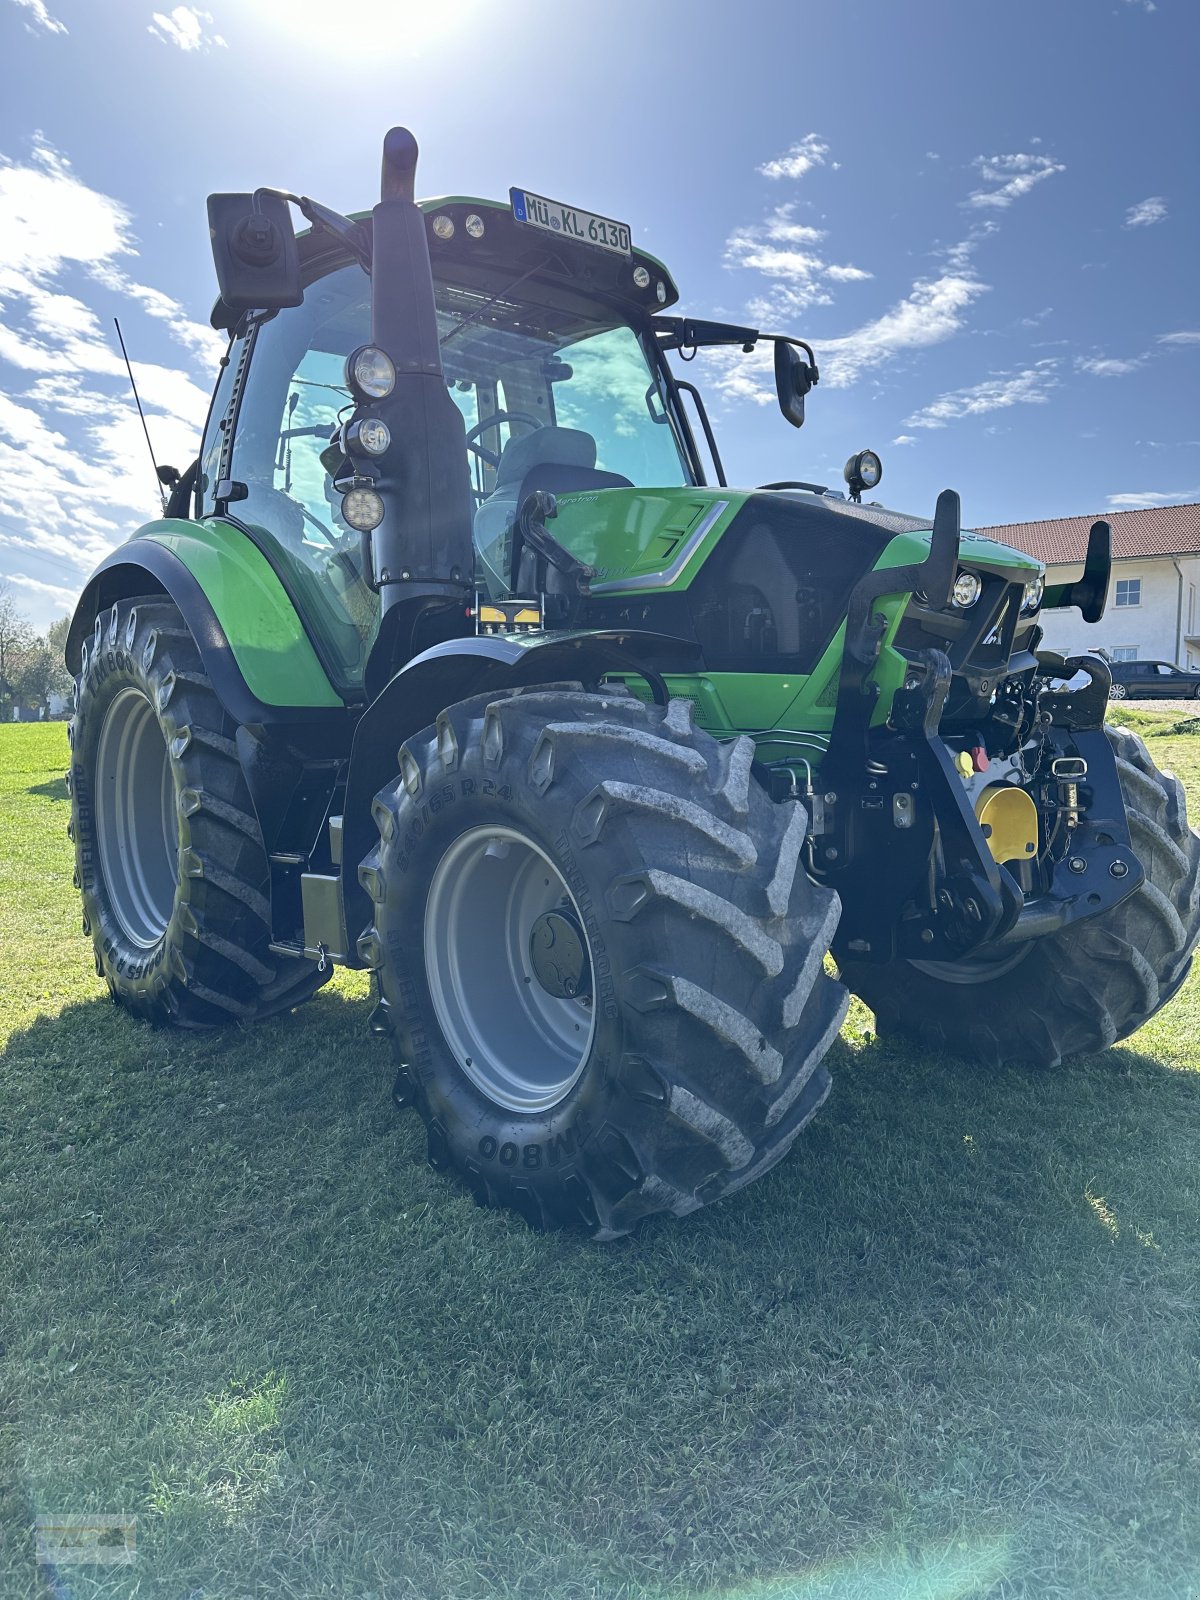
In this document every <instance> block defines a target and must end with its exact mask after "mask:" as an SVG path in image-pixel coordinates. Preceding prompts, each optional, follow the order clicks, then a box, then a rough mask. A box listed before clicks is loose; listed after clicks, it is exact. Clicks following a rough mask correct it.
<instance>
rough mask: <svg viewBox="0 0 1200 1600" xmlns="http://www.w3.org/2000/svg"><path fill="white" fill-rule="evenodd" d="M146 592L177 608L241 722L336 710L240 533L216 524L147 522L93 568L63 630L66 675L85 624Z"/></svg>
mask: <svg viewBox="0 0 1200 1600" xmlns="http://www.w3.org/2000/svg"><path fill="white" fill-rule="evenodd" d="M148 578H149V579H150V580H151V581H150V582H149V583H148V582H147V579H148ZM147 588H153V589H161V590H163V591H165V593H167V594H168V595H170V597H171V599H172V600H174V602H175V604H176V605H177V606H178V607H179V609H180V611H181V612H182V613H183V615H184V617H185V618H186V620H187V622H188V626H189V627H190V628H191V629H192V632H193V634H194V635H195V638H196V643H197V645H198V646H199V648H200V653H201V656H202V657H203V660H204V664H205V667H206V669H207V670H208V673H209V676H210V678H211V679H212V681H213V684H214V686H215V687H216V689H217V691H218V693H219V694H220V695H221V698H222V700H223V701H224V702H225V704H226V705H227V706H228V708H229V710H230V711H231V712H232V713H233V715H235V716H236V717H238V720H239V721H242V722H253V721H260V720H262V716H261V713H262V711H263V710H264V709H270V708H274V709H288V708H296V709H301V708H302V709H313V708H317V707H339V708H340V707H341V706H342V705H343V703H344V702H343V700H342V697H341V696H340V695H339V694H338V693H337V691H336V689H335V688H334V687H333V684H332V683H331V682H330V680H329V677H328V675H327V673H326V672H325V669H324V668H323V667H322V665H321V662H320V660H319V658H318V656H317V653H316V651H315V650H314V648H313V645H312V642H311V641H310V639H309V636H308V633H307V631H306V629H305V626H304V623H303V622H302V621H301V618H300V616H299V613H298V612H297V609H296V606H295V604H294V603H293V601H292V599H291V597H290V596H289V595H288V593H287V591H286V589H285V588H284V586H283V583H282V582H281V581H280V578H279V576H278V575H277V574H276V572H275V570H274V568H273V567H272V566H271V564H270V562H268V560H267V558H266V557H265V556H264V555H263V553H262V551H261V550H259V549H258V547H257V546H256V545H255V544H254V543H253V541H252V540H251V539H250V538H249V537H248V536H247V535H246V534H244V533H242V532H241V531H240V529H238V528H235V527H233V526H232V525H231V524H230V523H227V522H223V521H221V520H219V519H215V518H214V519H212V520H209V521H207V522H188V521H185V520H183V519H181V518H163V519H161V520H159V521H156V522H149V523H147V524H146V526H145V527H143V528H140V529H139V530H138V532H137V533H136V534H135V535H134V536H133V538H132V539H130V540H129V542H128V543H126V544H123V545H121V546H119V547H118V549H116V550H114V551H113V553H112V554H111V555H110V556H109V557H108V558H107V559H106V560H105V561H103V562H102V563H101V564H100V566H99V567H98V568H97V569H96V571H95V573H94V574H93V575H92V577H91V579H90V580H89V581H88V584H87V587H86V588H85V589H84V591H83V594H82V595H81V596H80V600H79V604H78V606H77V608H76V611H75V616H74V619H73V620H72V623H71V629H70V633H69V635H68V639H67V651H66V654H67V665H68V667H70V669H71V670H72V672H76V671H78V669H79V660H80V653H81V649H82V646H83V644H84V642H85V640H86V637H87V633H88V631H89V630H90V629H91V627H92V625H93V619H94V618H96V617H97V616H99V615H101V614H102V613H103V612H106V611H107V610H108V608H109V607H110V606H111V605H113V604H114V603H115V602H116V601H117V600H120V599H124V598H126V597H128V596H129V595H132V594H138V593H144V592H145V591H146V589H147ZM230 656H232V663H231V662H230ZM231 669H235V670H231ZM238 680H240V685H241V688H240V690H239V684H238Z"/></svg>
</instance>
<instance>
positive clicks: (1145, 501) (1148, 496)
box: [1108, 486, 1200, 511]
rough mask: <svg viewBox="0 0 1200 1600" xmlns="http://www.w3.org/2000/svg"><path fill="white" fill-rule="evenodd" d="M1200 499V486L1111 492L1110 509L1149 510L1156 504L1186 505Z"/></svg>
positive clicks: (1109, 498)
mask: <svg viewBox="0 0 1200 1600" xmlns="http://www.w3.org/2000/svg"><path fill="white" fill-rule="evenodd" d="M1197 499H1200V486H1197V487H1196V488H1195V489H1176V490H1170V489H1168V490H1166V491H1165V492H1164V491H1163V490H1161V489H1146V490H1144V491H1143V492H1142V493H1141V494H1110V495H1109V497H1108V506H1109V510H1110V511H1149V510H1152V509H1153V508H1154V507H1155V506H1186V505H1190V504H1191V503H1192V501H1193V500H1197Z"/></svg>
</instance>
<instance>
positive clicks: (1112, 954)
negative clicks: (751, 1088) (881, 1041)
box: [842, 728, 1200, 1067]
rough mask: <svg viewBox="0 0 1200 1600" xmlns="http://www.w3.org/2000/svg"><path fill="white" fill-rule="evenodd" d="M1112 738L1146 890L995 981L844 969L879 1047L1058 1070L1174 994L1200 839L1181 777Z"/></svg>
mask: <svg viewBox="0 0 1200 1600" xmlns="http://www.w3.org/2000/svg"><path fill="white" fill-rule="evenodd" d="M1106 732H1107V734H1108V738H1109V743H1110V744H1111V745H1112V747H1113V752H1114V754H1115V755H1116V758H1117V771H1118V773H1119V776H1120V780H1121V791H1122V794H1123V795H1124V798H1125V809H1126V813H1127V815H1128V818H1129V829H1130V835H1131V838H1132V841H1133V848H1134V850H1135V852H1136V854H1137V856H1138V859H1139V860H1140V861H1141V863H1142V866H1143V867H1144V868H1145V871H1146V879H1145V882H1144V883H1143V884H1142V886H1141V888H1140V889H1137V890H1136V891H1135V892H1134V893H1133V894H1132V895H1130V896H1129V898H1128V899H1127V900H1124V901H1122V902H1121V904H1120V905H1119V906H1114V907H1113V909H1112V910H1111V911H1109V912H1106V913H1104V914H1103V915H1101V916H1098V917H1092V918H1091V919H1089V920H1088V921H1086V922H1080V923H1077V924H1076V925H1075V926H1074V927H1072V928H1066V929H1064V930H1063V931H1062V932H1061V933H1057V934H1052V935H1050V936H1049V937H1048V938H1045V939H1039V940H1038V941H1037V942H1036V943H1032V944H1030V946H1029V947H1028V949H1027V950H1026V951H1025V952H1024V955H1023V956H1021V957H1019V958H1018V959H1017V960H1016V961H1015V962H1014V961H1010V960H1006V961H1002V962H998V963H997V966H996V972H995V975H989V974H988V973H987V972H986V970H984V971H979V965H981V964H976V967H975V968H974V969H972V967H971V966H969V965H967V964H964V966H963V968H962V969H961V972H960V974H959V977H958V981H955V980H954V978H952V977H950V976H948V975H944V976H934V975H933V974H931V973H930V972H929V971H928V970H926V971H922V970H920V967H919V965H918V964H916V963H913V962H907V961H901V962H896V963H894V964H893V965H891V966H886V967H869V966H867V965H866V964H865V963H854V962H848V963H846V965H845V966H844V967H843V969H842V977H843V978H844V979H845V981H846V983H848V984H849V986H850V988H851V989H852V990H853V991H854V993H855V994H857V995H860V996H861V997H862V999H863V1000H864V1001H865V1002H866V1004H867V1005H869V1006H870V1007H871V1009H872V1010H873V1011H874V1012H875V1018H876V1026H877V1029H878V1032H879V1035H880V1037H881V1038H897V1039H904V1040H907V1041H910V1042H912V1043H914V1044H917V1045H919V1046H921V1047H922V1048H923V1049H925V1050H936V1051H941V1052H943V1053H945V1054H947V1055H956V1056H964V1057H966V1058H967V1059H969V1060H974V1061H979V1062H981V1063H982V1064H983V1065H985V1066H1000V1065H1001V1064H1002V1063H1005V1062H1014V1063H1027V1064H1030V1065H1034V1066H1046V1067H1053V1066H1057V1065H1058V1063H1059V1062H1060V1061H1061V1060H1062V1058H1063V1057H1064V1056H1073V1055H1084V1054H1088V1053H1090V1052H1092V1051H1096V1050H1103V1049H1106V1048H1107V1047H1108V1046H1109V1045H1111V1044H1115V1043H1116V1042H1117V1041H1118V1040H1119V1039H1125V1038H1128V1036H1129V1035H1130V1034H1131V1033H1133V1032H1134V1031H1135V1030H1136V1029H1138V1028H1140V1027H1141V1026H1142V1024H1143V1023H1144V1022H1147V1021H1148V1020H1149V1019H1150V1018H1151V1017H1152V1016H1153V1015H1154V1014H1155V1012H1156V1011H1160V1010H1161V1009H1162V1007H1163V1006H1164V1005H1166V1003H1167V1001H1168V1000H1170V999H1171V997H1172V995H1174V994H1175V992H1176V990H1178V988H1179V987H1180V985H1181V984H1182V983H1183V980H1184V979H1185V978H1186V977H1187V974H1188V970H1189V968H1190V967H1191V964H1192V955H1193V952H1194V951H1195V948H1196V944H1197V941H1198V940H1200V837H1197V835H1196V834H1195V832H1193V830H1192V829H1191V828H1189V827H1188V821H1187V806H1186V801H1185V798H1184V793H1183V786H1182V784H1181V783H1180V782H1179V780H1178V778H1175V777H1173V776H1172V775H1171V774H1170V773H1165V772H1160V771H1159V770H1158V768H1157V767H1156V766H1155V765H1154V761H1153V760H1152V758H1151V756H1150V753H1149V751H1148V750H1147V749H1146V746H1145V744H1144V743H1143V742H1142V740H1141V739H1139V738H1138V736H1137V734H1135V733H1131V732H1130V731H1129V729H1128V728H1108V729H1106Z"/></svg>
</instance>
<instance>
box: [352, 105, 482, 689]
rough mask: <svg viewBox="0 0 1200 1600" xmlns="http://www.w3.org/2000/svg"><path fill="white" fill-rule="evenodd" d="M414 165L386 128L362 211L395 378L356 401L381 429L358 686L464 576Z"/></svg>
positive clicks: (457, 485)
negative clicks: (370, 623)
mask: <svg viewBox="0 0 1200 1600" xmlns="http://www.w3.org/2000/svg"><path fill="white" fill-rule="evenodd" d="M416 168H417V141H416V140H415V139H414V138H413V136H412V134H411V133H410V132H409V131H408V129H407V128H392V129H391V130H390V131H389V132H388V134H387V136H386V138H385V139H384V143H383V176H382V183H381V189H380V201H379V204H378V205H377V206H376V207H375V208H374V211H373V213H372V229H373V243H372V266H371V341H372V343H373V344H375V345H377V346H378V347H379V348H380V349H382V350H383V351H385V352H386V353H387V354H388V355H389V356H390V357H391V359H392V362H393V363H394V365H395V369H396V383H395V387H394V388H393V390H392V392H391V393H390V394H389V395H387V396H385V397H384V398H382V399H379V400H371V401H365V402H364V403H363V404H361V405H360V406H359V407H358V409H357V411H356V413H355V415H356V416H365V415H368V414H369V415H371V416H377V417H380V418H382V420H383V421H384V422H386V423H387V426H388V428H389V430H390V432H391V444H390V446H389V448H388V450H387V451H386V453H385V454H384V455H383V457H382V458H381V459H380V461H379V479H378V483H377V488H378V490H379V494H380V496H381V497H382V499H383V503H384V517H383V521H382V522H381V524H380V525H379V527H378V528H377V529H376V530H375V533H374V535H373V540H372V554H373V564H374V569H375V579H376V581H377V583H378V586H379V591H380V595H381V598H382V605H383V619H382V622H381V626H380V635H379V639H378V640H377V642H376V646H375V649H374V650H373V652H372V657H371V664H370V666H369V667H368V683H367V687H368V691H369V692H372V691H373V690H374V689H378V688H379V687H381V686H382V682H383V681H386V677H387V676H388V675H390V673H391V672H394V671H395V670H397V669H398V668H399V667H400V666H401V665H402V664H403V662H404V661H405V660H406V659H407V657H408V656H409V655H410V654H411V653H412V645H413V629H414V628H415V626H416V624H417V622H418V621H419V620H420V618H421V616H422V615H423V614H424V613H425V612H426V611H429V610H432V609H436V608H441V607H445V606H449V605H457V606H463V607H465V606H466V605H467V604H468V603H469V600H470V596H471V593H472V591H473V588H474V565H475V558H474V550H473V546H472V542H471V527H472V519H473V510H474V507H473V501H472V498H471V484H470V474H469V471H468V467H467V448H466V426H465V424H464V422H463V417H462V413H461V412H460V411H459V409H458V407H457V406H456V405H455V404H454V401H453V400H452V399H451V398H450V394H449V392H448V390H447V388H446V378H445V373H444V372H443V370H442V356H441V349H440V346H439V344H438V331H437V315H436V307H435V302H434V291H433V272H432V269H431V267H430V263H429V243H428V240H427V238H426V234H425V219H424V217H423V215H422V213H421V212H420V211H419V210H418V209H417V205H416V202H415V181H416Z"/></svg>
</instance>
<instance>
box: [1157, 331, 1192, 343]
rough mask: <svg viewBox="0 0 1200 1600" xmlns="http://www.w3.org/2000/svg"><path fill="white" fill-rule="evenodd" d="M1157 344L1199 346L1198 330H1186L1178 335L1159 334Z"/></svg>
mask: <svg viewBox="0 0 1200 1600" xmlns="http://www.w3.org/2000/svg"><path fill="white" fill-rule="evenodd" d="M1158 343H1159V344H1200V330H1198V329H1194V328H1188V329H1185V330H1183V331H1182V332H1180V333H1160V334H1159V336H1158Z"/></svg>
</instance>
